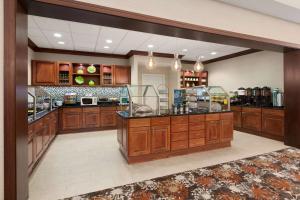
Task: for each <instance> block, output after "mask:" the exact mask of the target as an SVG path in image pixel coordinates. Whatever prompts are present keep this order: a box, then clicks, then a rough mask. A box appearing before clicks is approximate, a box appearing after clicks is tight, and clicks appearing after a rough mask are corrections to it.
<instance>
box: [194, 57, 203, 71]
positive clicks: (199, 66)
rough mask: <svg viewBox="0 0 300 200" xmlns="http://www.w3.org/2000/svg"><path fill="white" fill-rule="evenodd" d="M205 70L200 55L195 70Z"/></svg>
mask: <svg viewBox="0 0 300 200" xmlns="http://www.w3.org/2000/svg"><path fill="white" fill-rule="evenodd" d="M203 70H204V65H203V63H202V62H201V59H200V57H199V58H198V59H197V61H196V63H195V65H194V71H196V72H202V71H203Z"/></svg>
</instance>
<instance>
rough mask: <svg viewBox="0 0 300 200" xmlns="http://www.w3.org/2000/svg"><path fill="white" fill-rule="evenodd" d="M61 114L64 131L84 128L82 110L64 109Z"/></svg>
mask: <svg viewBox="0 0 300 200" xmlns="http://www.w3.org/2000/svg"><path fill="white" fill-rule="evenodd" d="M61 112H62V114H61V116H62V118H61V123H62V125H61V127H62V130H63V131H66V130H76V129H81V128H82V109H81V108H63V110H62V111H61Z"/></svg>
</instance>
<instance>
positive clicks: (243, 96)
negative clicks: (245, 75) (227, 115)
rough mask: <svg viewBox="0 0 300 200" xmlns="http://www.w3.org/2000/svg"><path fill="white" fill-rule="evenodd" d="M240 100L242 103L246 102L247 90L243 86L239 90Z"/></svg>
mask: <svg viewBox="0 0 300 200" xmlns="http://www.w3.org/2000/svg"><path fill="white" fill-rule="evenodd" d="M237 92H238V101H239V103H240V104H241V105H244V104H246V90H245V88H243V87H240V88H239V89H238V90H237Z"/></svg>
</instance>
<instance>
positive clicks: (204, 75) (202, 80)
mask: <svg viewBox="0 0 300 200" xmlns="http://www.w3.org/2000/svg"><path fill="white" fill-rule="evenodd" d="M186 78H192V79H193V78H197V79H198V80H185V79H186ZM180 79H181V81H180V85H181V88H189V87H193V86H201V85H204V86H208V85H207V84H208V72H207V71H203V72H193V71H190V70H189V71H186V70H182V71H181V76H180ZM187 83H188V86H187Z"/></svg>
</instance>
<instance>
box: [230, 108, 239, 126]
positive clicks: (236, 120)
mask: <svg viewBox="0 0 300 200" xmlns="http://www.w3.org/2000/svg"><path fill="white" fill-rule="evenodd" d="M231 110H232V112H233V126H234V127H235V128H241V127H242V107H241V106H231Z"/></svg>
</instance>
